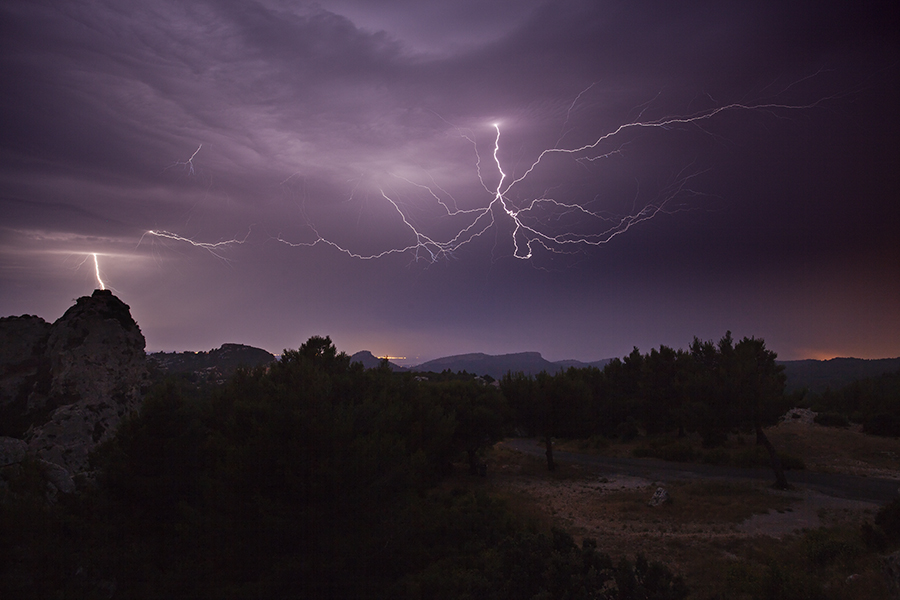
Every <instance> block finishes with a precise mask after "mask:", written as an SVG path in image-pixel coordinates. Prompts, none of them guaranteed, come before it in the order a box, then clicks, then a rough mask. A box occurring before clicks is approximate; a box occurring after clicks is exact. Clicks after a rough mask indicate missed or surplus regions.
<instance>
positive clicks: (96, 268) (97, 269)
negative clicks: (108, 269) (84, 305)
mask: <svg viewBox="0 0 900 600" xmlns="http://www.w3.org/2000/svg"><path fill="white" fill-rule="evenodd" d="M92 254H93V255H94V274H96V275H97V283H98V284H99V285H100V289H101V290H105V289H106V284H104V283H103V280H102V279H101V278H100V262H99V261H98V260H97V253H96V252H92Z"/></svg>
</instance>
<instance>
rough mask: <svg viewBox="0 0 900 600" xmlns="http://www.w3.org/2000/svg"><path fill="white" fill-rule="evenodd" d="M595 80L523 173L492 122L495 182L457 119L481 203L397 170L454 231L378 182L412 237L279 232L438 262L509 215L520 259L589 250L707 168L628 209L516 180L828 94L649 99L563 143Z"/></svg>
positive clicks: (672, 200) (686, 187) (669, 203)
mask: <svg viewBox="0 0 900 600" xmlns="http://www.w3.org/2000/svg"><path fill="white" fill-rule="evenodd" d="M594 85H596V84H591V86H590V87H593V86H594ZM590 87H589V88H587V89H586V90H583V91H582V92H581V93H579V94H578V96H577V97H576V98H575V101H573V102H572V105H570V106H569V108H568V111H567V112H566V118H565V123H564V124H563V126H562V131H561V132H560V134H559V138H558V139H557V141H556V144H555V145H554V146H553V147H550V148H546V149H544V150H542V151H541V152H540V153H539V154H537V157H536V158H535V159H534V160H533V161H532V162H531V163H530V165H528V166H527V168H525V169H524V171H522V172H521V174H520V175H517V176H516V175H511V174H509V173H508V172H507V169H505V168H504V165H503V163H502V161H501V144H500V142H501V131H500V128H501V124H500V123H492V125H491V127H492V128H493V130H494V135H493V138H494V143H493V148H492V152H491V156H492V163H493V166H492V168H491V169H490V171H491V174H490V176H491V177H497V178H498V180H497V183H496V185H490V184H488V182H487V181H486V177H487V175H486V174H485V173H484V172H483V168H484V165H483V161H482V157H481V155H480V154H479V150H478V144H477V143H476V139H475V136H474V134H472V133H470V132H468V131H464V130H460V129H459V128H457V127H454V128H455V129H456V132H457V133H458V134H459V135H460V137H461V138H463V139H465V140H467V141H468V142H469V143H470V144H471V145H472V148H473V150H474V154H475V165H474V166H475V174H476V176H477V179H478V181H479V182H480V184H481V187H483V188H484V190H485V192H486V193H487V194H488V196H487V197H486V198H485V200H484V204H483V205H482V206H479V207H476V208H470V209H465V210H460V209H459V208H457V206H458V205H457V203H456V201H455V199H453V198H452V196H450V194H448V193H447V192H446V191H445V190H443V189H442V188H441V187H440V186H438V185H437V184H435V183H434V181H433V180H432V184H431V185H426V184H423V183H417V182H414V181H411V180H410V179H408V178H406V177H399V176H396V175H395V177H397V178H399V179H401V180H403V181H405V182H407V183H409V184H411V185H412V186H414V187H415V188H418V189H421V190H423V191H424V197H425V198H426V199H428V198H430V199H431V201H433V202H436V203H437V205H438V208H439V210H440V211H441V213H442V214H444V215H445V216H451V217H460V218H464V219H467V220H465V221H464V224H462V225H460V226H459V227H457V228H455V229H453V232H452V233H451V234H450V235H446V234H445V235H444V236H443V237H442V238H441V237H439V236H438V235H436V234H429V233H427V232H425V231H423V230H422V228H420V227H417V226H416V225H415V224H414V223H413V221H412V219H411V216H410V213H409V210H408V209H407V210H404V206H403V205H402V204H401V202H399V201H398V200H397V199H396V198H395V197H392V195H391V194H389V193H388V192H387V191H386V190H385V189H384V188H380V189H379V192H380V195H381V197H382V198H383V199H384V200H385V201H386V202H387V203H389V204H390V206H392V207H393V209H394V211H396V213H397V215H398V217H399V219H400V222H401V223H402V224H403V226H404V227H405V228H406V229H407V230H408V231H409V234H410V238H411V239H410V241H409V242H408V243H404V244H400V245H397V246H395V247H391V248H388V249H385V250H382V251H380V252H375V253H368V254H366V253H360V252H357V251H353V250H351V249H350V248H348V247H347V246H345V245H343V244H339V243H338V242H336V241H334V240H332V239H329V238H326V237H325V236H323V235H320V233H319V231H318V229H317V228H316V227H315V226H314V225H313V224H311V223H308V226H309V228H310V229H311V231H312V232H313V234H314V235H315V239H314V240H313V241H310V242H290V241H287V240H285V239H284V238H282V237H281V236H279V237H277V238H276V239H277V240H278V241H280V242H282V243H285V244H288V245H290V246H295V247H296V246H315V245H318V244H326V245H328V246H331V247H333V248H335V249H336V250H338V251H340V252H342V253H344V254H347V255H348V256H351V257H354V258H358V259H366V260H370V259H377V258H382V257H385V256H388V255H392V254H403V253H411V254H412V256H413V259H414V260H416V261H418V260H426V261H428V262H434V261H437V260H439V259H442V258H449V257H451V256H452V255H453V253H454V252H456V251H457V250H459V249H460V248H461V247H462V246H464V245H466V244H468V243H470V242H472V241H473V240H475V239H476V238H478V237H480V236H482V235H484V234H485V233H486V232H487V231H488V230H489V229H491V228H492V227H495V226H497V225H498V224H499V223H500V222H501V220H503V221H505V222H507V223H509V225H510V227H509V231H510V234H509V238H510V241H511V246H512V255H513V256H514V257H515V258H518V259H521V260H528V259H531V258H532V257H533V256H534V253H535V251H536V250H537V249H538V248H540V249H542V250H544V251H546V252H549V253H554V254H575V253H578V252H583V251H584V250H585V249H587V248H589V247H591V246H601V245H603V244H606V243H608V242H610V241H611V240H612V239H613V238H615V237H616V236H618V235H621V234H623V233H625V232H626V231H628V230H629V229H631V228H632V227H634V226H635V225H637V224H639V223H642V222H644V221H647V220H649V219H653V218H654V217H656V216H658V215H660V214H671V213H675V212H680V211H683V210H690V209H692V208H693V207H691V206H690V204H689V203H687V202H686V200H687V199H689V198H693V197H697V196H701V195H703V194H702V193H701V192H699V191H697V190H695V189H694V188H692V187H691V183H692V181H693V180H694V179H695V178H696V177H697V176H699V175H700V174H702V173H703V171H702V170H701V171H690V170H689V169H690V167H685V168H684V169H682V171H681V172H679V173H677V174H675V175H674V176H673V177H672V178H671V180H670V181H669V182H668V183H667V184H665V185H662V186H661V189H659V190H658V191H657V195H656V197H654V198H652V199H651V200H650V201H645V202H640V203H638V202H637V198H636V199H635V202H634V206H633V207H632V209H631V210H630V211H628V212H627V213H625V214H613V213H609V212H606V211H597V210H595V209H593V208H592V205H593V203H592V202H584V201H575V200H569V199H558V198H554V197H552V194H551V193H550V191H549V190H548V191H545V192H544V193H543V194H541V195H539V196H532V197H530V198H528V197H524V199H523V196H524V193H525V192H524V191H523V192H518V190H517V188H520V187H521V186H523V185H524V183H525V182H526V180H528V179H530V178H532V177H533V176H535V175H536V174H537V172H538V170H540V169H541V167H542V165H543V163H545V162H546V161H547V159H548V158H549V157H550V156H553V155H560V156H563V157H564V156H571V157H572V160H574V161H575V163H577V164H580V165H582V166H585V167H587V166H588V165H589V164H590V163H593V162H596V161H600V160H603V159H608V158H611V157H613V156H615V155H620V154H622V153H623V152H624V150H625V148H626V147H627V145H628V143H629V142H628V141H623V142H621V143H620V144H619V145H618V147H614V148H613V149H611V150H610V149H607V148H604V149H603V150H601V147H603V146H604V145H605V144H607V143H613V142H614V140H615V138H617V137H619V136H622V135H623V134H624V133H625V132H626V131H628V130H638V129H663V130H669V129H671V128H674V127H678V126H694V127H700V125H701V124H702V123H703V122H705V121H709V120H711V119H713V118H715V117H716V116H717V115H720V114H722V113H725V112H736V111H767V112H771V113H779V114H780V113H782V112H787V111H797V110H804V109H809V108H813V107H815V106H817V105H819V104H821V103H822V102H823V101H824V100H827V99H821V100H818V101H816V102H814V103H811V104H806V105H790V104H780V103H759V104H741V103H732V104H727V105H724V106H719V107H716V108H711V109H707V110H703V111H699V112H694V113H691V114H686V115H675V116H667V117H663V118H659V119H655V120H642V119H643V115H644V114H645V112H646V110H647V108H648V106H647V105H644V106H642V107H640V108H641V110H640V113H639V114H638V120H636V121H633V122H629V123H623V124H621V125H619V126H618V127H616V128H614V129H612V130H610V131H607V132H606V133H603V134H602V135H600V136H599V137H596V138H594V140H593V141H592V142H591V143H588V144H584V145H581V146H578V147H572V148H565V147H561V141H562V139H563V138H564V137H566V135H567V133H569V132H570V131H572V130H571V129H567V128H568V127H570V126H569V121H570V116H571V113H572V111H573V109H574V107H575V103H576V102H577V101H578V100H579V98H581V96H582V95H584V94H585V93H586V92H587V91H588V90H590ZM648 105H649V103H648ZM445 122H446V121H445ZM448 124H449V123H448ZM451 126H452V125H451ZM700 130H701V131H703V132H704V133H708V132H706V131H705V130H704V129H703V128H700ZM710 135H711V134H710ZM514 191H516V192H518V197H517V199H514V196H513V192H514ZM448 198H449V200H448ZM595 198H596V196H595ZM563 219H566V220H567V221H566V223H577V227H576V226H571V227H569V228H568V229H567V228H566V227H565V224H562V225H561V224H560V222H561V221H562V220H563ZM560 228H562V231H560V230H559V229H560Z"/></svg>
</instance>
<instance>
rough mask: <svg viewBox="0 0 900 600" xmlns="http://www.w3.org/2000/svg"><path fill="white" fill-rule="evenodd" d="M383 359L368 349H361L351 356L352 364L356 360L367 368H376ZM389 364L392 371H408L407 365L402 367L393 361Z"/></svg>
mask: <svg viewBox="0 0 900 600" xmlns="http://www.w3.org/2000/svg"><path fill="white" fill-rule="evenodd" d="M382 360H383V359H381V358H378V357H377V356H375V355H374V354H372V353H371V352H369V351H368V350H360V351H359V352H357V353H356V354H354V355H353V356H351V357H350V362H351V364H352V363H355V362H358V363H362V366H364V367H365V368H367V369H375V368H377V367H379V366H381V361H382ZM388 365H389V366H390V367H391V370H392V371H406V370H407V369H406V367H401V366H400V365H395V364H394V363H392V362H390V361H388Z"/></svg>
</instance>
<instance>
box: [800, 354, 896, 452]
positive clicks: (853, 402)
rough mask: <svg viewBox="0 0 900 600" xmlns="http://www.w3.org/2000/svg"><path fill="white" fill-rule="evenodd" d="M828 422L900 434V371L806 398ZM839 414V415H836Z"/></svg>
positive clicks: (889, 434)
mask: <svg viewBox="0 0 900 600" xmlns="http://www.w3.org/2000/svg"><path fill="white" fill-rule="evenodd" d="M805 402H806V404H807V405H809V406H810V407H811V408H812V409H813V410H816V411H819V412H820V413H824V414H822V415H820V416H821V417H823V419H822V420H824V421H826V424H827V423H835V424H843V425H847V424H848V423H849V422H850V421H852V422H854V423H862V424H863V431H865V432H866V433H871V434H874V435H885V436H892V437H898V436H900V370H898V371H895V372H893V373H885V374H883V375H880V376H878V377H867V378H865V379H860V380H857V381H854V382H853V383H850V384H848V385H846V386H844V387H841V388H839V389H837V390H831V389H828V390H825V391H824V392H822V393H820V394H815V393H811V394H809V395H808V396H807V398H806V399H805ZM836 417H840V418H836Z"/></svg>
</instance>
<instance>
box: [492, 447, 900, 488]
mask: <svg viewBox="0 0 900 600" xmlns="http://www.w3.org/2000/svg"><path fill="white" fill-rule="evenodd" d="M505 445H506V446H507V447H509V448H510V449H513V450H516V451H518V452H523V453H526V454H530V455H533V456H543V455H544V448H543V447H542V446H539V445H538V442H537V440H534V439H511V440H507V441H506V442H505ZM553 455H554V458H555V459H556V460H558V461H560V462H568V463H574V464H578V465H582V466H584V467H588V468H590V469H592V470H594V471H596V472H597V473H600V474H604V475H616V476H618V475H624V476H630V477H637V478H642V479H645V480H649V481H658V482H671V481H680V480H691V479H710V478H714V479H726V480H750V481H754V482H760V483H763V482H771V481H772V479H773V475H772V471H771V470H769V469H739V468H735V467H719V466H714V465H703V464H693V463H674V462H666V461H662V460H656V459H645V458H611V457H605V456H596V455H591V454H576V453H572V452H564V451H555V452H554V453H553ZM788 480H789V482H790V483H791V485H793V486H794V487H795V488H797V489H800V490H809V491H810V492H818V493H819V494H821V495H825V496H830V497H834V498H843V499H846V500H852V501H858V502H867V503H878V504H884V503H887V502H890V501H891V500H893V499H894V498H897V497H898V495H900V480H898V479H888V478H884V477H859V476H854V475H846V474H842V473H820V472H814V471H789V472H788Z"/></svg>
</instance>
